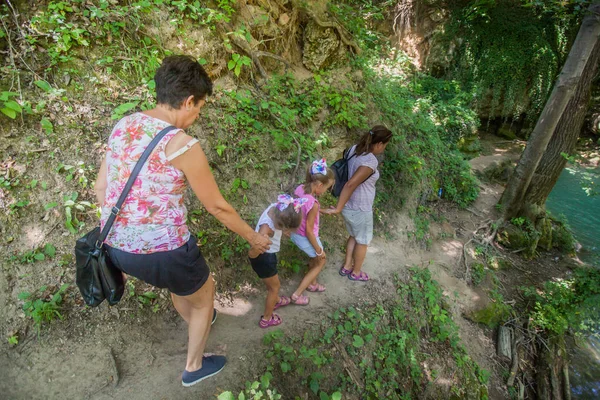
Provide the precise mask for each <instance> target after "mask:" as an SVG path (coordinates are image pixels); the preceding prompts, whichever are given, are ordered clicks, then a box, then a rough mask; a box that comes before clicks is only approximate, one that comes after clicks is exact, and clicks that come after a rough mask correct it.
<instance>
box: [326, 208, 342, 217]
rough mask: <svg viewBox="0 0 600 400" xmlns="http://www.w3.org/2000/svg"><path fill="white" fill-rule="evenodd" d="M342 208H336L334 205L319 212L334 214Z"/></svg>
mask: <svg viewBox="0 0 600 400" xmlns="http://www.w3.org/2000/svg"><path fill="white" fill-rule="evenodd" d="M341 212H342V210H338V209H337V208H336V207H333V206H331V207H330V208H328V209H327V210H321V214H323V215H335V214H339V213H341Z"/></svg>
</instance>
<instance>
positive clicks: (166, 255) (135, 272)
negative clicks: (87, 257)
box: [106, 235, 210, 296]
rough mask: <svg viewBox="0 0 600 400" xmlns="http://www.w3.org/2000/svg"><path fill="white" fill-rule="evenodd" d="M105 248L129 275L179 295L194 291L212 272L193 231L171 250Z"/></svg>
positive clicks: (118, 266) (116, 264)
mask: <svg viewBox="0 0 600 400" xmlns="http://www.w3.org/2000/svg"><path fill="white" fill-rule="evenodd" d="M106 249H107V252H108V255H109V257H110V259H111V261H112V262H113V264H114V265H115V267H117V268H118V269H120V270H121V271H123V272H125V273H126V274H127V275H131V276H135V277H136V278H138V279H140V280H142V281H144V282H146V283H149V284H151V285H153V286H156V287H159V288H161V289H169V291H170V292H171V293H174V294H176V295H178V296H187V295H190V294H192V293H195V292H196V291H197V290H198V289H200V288H201V287H202V285H204V283H205V282H206V281H207V280H208V276H209V275H210V270H209V268H208V265H206V261H205V260H204V257H203V256H202V253H200V248H199V247H198V242H197V240H196V236H194V235H190V240H188V242H187V243H186V244H184V245H183V246H181V247H178V248H176V249H175V250H169V251H160V252H156V253H150V254H134V253H127V252H125V251H122V250H118V249H115V248H113V247H110V246H106Z"/></svg>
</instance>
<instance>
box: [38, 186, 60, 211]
mask: <svg viewBox="0 0 600 400" xmlns="http://www.w3.org/2000/svg"><path fill="white" fill-rule="evenodd" d="M44 186H45V185H44V182H42V187H44ZM44 189H45V188H44ZM57 205H58V203H57V202H55V201H53V202H51V203H48V204H46V205H45V206H44V210H46V211H47V210H50V209H51V208H54V207H56V206H57Z"/></svg>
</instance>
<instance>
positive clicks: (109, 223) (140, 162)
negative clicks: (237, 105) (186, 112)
mask: <svg viewBox="0 0 600 400" xmlns="http://www.w3.org/2000/svg"><path fill="white" fill-rule="evenodd" d="M173 129H177V128H176V127H174V126H173V125H170V126H167V127H166V128H165V129H163V130H162V131H160V132H158V135H156V136H154V138H153V139H152V141H151V142H150V144H149V145H148V146H147V147H146V149H145V150H144V152H143V153H142V155H141V156H140V158H139V160H138V161H137V163H136V164H135V167H134V168H133V171H131V175H129V179H127V183H126V184H125V187H124V188H123V191H122V192H121V196H119V200H117V204H115V206H114V207H113V208H112V209H111V210H110V215H109V216H108V219H107V220H106V223H105V224H104V228H103V229H102V232H100V237H99V238H98V240H97V241H96V248H97V249H100V248H102V245H103V244H104V241H105V240H106V237H107V236H108V232H109V231H110V228H112V225H113V223H114V222H115V219H117V215H118V214H119V211H120V210H121V207H122V206H123V203H125V199H126V198H127V195H128V194H129V191H130V190H131V188H132V186H133V184H134V182H135V179H136V178H137V176H138V174H139V173H140V171H141V170H142V167H143V166H144V164H145V163H146V160H147V159H148V157H150V154H151V153H152V151H154V148H155V147H156V145H157V144H158V143H159V142H160V141H161V140H162V138H164V137H165V135H166V134H167V133H169V132H171V131H172V130H173Z"/></svg>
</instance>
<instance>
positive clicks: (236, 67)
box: [233, 64, 242, 76]
mask: <svg viewBox="0 0 600 400" xmlns="http://www.w3.org/2000/svg"><path fill="white" fill-rule="evenodd" d="M241 72H242V66H241V65H240V64H237V65H236V66H235V70H234V71H233V73H234V74H235V76H240V73H241Z"/></svg>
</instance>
